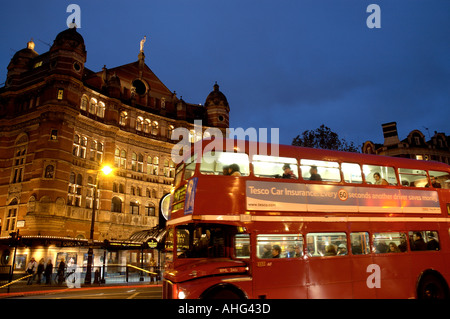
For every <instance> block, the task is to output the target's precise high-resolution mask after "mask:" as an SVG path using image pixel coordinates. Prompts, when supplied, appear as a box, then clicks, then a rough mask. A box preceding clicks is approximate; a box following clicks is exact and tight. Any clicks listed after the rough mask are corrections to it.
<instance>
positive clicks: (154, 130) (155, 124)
mask: <svg viewBox="0 0 450 319" xmlns="http://www.w3.org/2000/svg"><path fill="white" fill-rule="evenodd" d="M158 131H159V124H158V122H156V121H153V122H152V134H153V135H158Z"/></svg>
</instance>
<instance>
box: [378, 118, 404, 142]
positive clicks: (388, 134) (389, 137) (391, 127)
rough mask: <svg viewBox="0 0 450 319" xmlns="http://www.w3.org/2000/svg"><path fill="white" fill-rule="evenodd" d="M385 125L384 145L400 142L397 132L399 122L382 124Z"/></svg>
mask: <svg viewBox="0 0 450 319" xmlns="http://www.w3.org/2000/svg"><path fill="white" fill-rule="evenodd" d="M381 126H382V127H383V135H384V146H388V145H395V144H398V143H400V140H399V139H398V133H397V122H390V123H385V124H382V125H381Z"/></svg>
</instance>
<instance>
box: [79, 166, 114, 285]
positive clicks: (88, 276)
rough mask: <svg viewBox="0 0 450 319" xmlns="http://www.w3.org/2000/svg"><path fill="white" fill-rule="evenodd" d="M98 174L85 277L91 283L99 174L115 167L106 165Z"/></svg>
mask: <svg viewBox="0 0 450 319" xmlns="http://www.w3.org/2000/svg"><path fill="white" fill-rule="evenodd" d="M96 172H97V176H96V178H95V185H94V194H93V195H94V196H93V202H92V218H91V231H90V235H89V245H90V246H89V249H88V259H87V269H86V276H85V277H84V283H85V284H88V285H90V284H91V280H92V269H91V268H92V257H93V254H94V248H93V244H94V225H95V208H96V204H97V203H96V202H97V190H98V188H99V175H100V172H102V173H103V175H104V176H108V175H110V174H111V173H112V172H113V169H112V168H111V166H109V165H104V166H102V167H101V168H99V169H98V170H96Z"/></svg>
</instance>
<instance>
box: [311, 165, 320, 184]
mask: <svg viewBox="0 0 450 319" xmlns="http://www.w3.org/2000/svg"><path fill="white" fill-rule="evenodd" d="M309 173H310V174H311V177H310V178H309V180H310V181H321V180H322V177H321V176H320V175H319V174H317V166H311V169H310V170H309Z"/></svg>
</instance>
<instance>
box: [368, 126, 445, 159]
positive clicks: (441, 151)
mask: <svg viewBox="0 0 450 319" xmlns="http://www.w3.org/2000/svg"><path fill="white" fill-rule="evenodd" d="M382 128H383V135H384V143H383V144H376V143H373V142H372V141H366V142H365V143H364V144H363V147H362V152H363V153H365V154H377V155H385V156H394V157H405V158H412V159H417V160H426V161H429V160H431V161H438V162H442V163H447V164H450V147H449V146H450V136H446V135H445V134H444V133H438V132H434V135H433V136H432V137H431V138H430V139H429V140H428V141H427V139H426V137H425V135H424V134H423V133H422V132H421V131H419V130H413V131H411V132H410V133H409V134H408V136H407V137H406V138H405V139H403V140H401V141H400V139H399V137H398V132H397V123H396V122H390V123H386V124H383V125H382Z"/></svg>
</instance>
